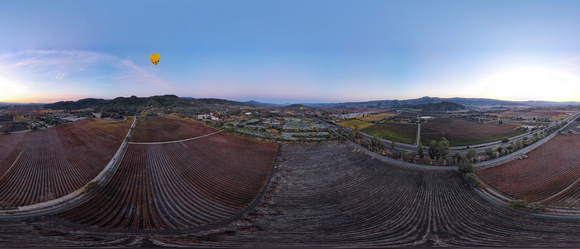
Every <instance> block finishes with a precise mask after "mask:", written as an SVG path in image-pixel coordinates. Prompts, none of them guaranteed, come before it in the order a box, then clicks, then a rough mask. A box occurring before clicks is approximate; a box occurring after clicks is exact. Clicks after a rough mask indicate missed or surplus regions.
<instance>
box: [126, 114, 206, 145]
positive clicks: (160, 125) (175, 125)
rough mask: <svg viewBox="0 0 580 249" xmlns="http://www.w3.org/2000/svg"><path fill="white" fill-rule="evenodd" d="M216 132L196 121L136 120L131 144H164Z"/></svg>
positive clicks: (149, 118)
mask: <svg viewBox="0 0 580 249" xmlns="http://www.w3.org/2000/svg"><path fill="white" fill-rule="evenodd" d="M216 131H217V130H216V129H214V128H211V127H209V126H206V125H204V124H201V123H199V122H196V121H193V120H191V121H185V120H176V119H169V118H163V117H146V118H142V119H139V120H137V125H136V127H135V132H134V133H133V137H132V138H131V142H165V141H175V140H181V139H187V138H192V137H197V136H201V135H206V134H209V133H212V132H216Z"/></svg>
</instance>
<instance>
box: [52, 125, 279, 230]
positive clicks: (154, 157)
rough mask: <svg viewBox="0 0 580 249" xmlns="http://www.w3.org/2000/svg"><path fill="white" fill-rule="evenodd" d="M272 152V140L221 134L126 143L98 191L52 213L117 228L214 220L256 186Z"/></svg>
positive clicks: (247, 198)
mask: <svg viewBox="0 0 580 249" xmlns="http://www.w3.org/2000/svg"><path fill="white" fill-rule="evenodd" d="M141 127H143V126H141ZM190 127H191V128H192V129H191V130H189V131H187V132H185V131H182V134H189V135H190V136H201V135H204V134H205V132H206V130H204V129H200V128H199V127H198V126H197V124H191V125H190ZM136 129H138V128H136ZM155 138H156V139H158V140H170V139H175V138H176V137H175V136H174V135H172V134H170V135H169V137H162V136H161V135H159V136H157V137H155ZM276 150H277V145H276V144H274V143H267V142H259V141H253V140H249V139H244V138H239V137H236V136H234V135H230V134H224V133H219V134H214V135H211V136H207V137H203V138H200V139H196V140H189V141H183V142H173V143H163V144H130V145H129V148H128V150H127V154H126V155H125V157H124V158H123V161H122V162H121V165H120V166H119V169H118V171H117V172H116V173H115V175H114V176H113V178H112V179H111V181H110V182H109V183H107V184H106V185H105V186H104V188H103V190H101V191H100V192H98V194H97V195H96V196H94V197H93V198H92V199H90V200H89V201H87V202H85V203H83V204H82V205H80V206H77V207H75V208H73V209H70V210H67V211H65V212H62V213H60V214H58V217H60V218H62V219H64V220H68V221H71V222H75V223H80V224H85V225H90V226H96V227H106V228H123V229H176V228H188V227H197V226H203V225H208V224H212V223H215V222H218V221H222V220H224V219H226V218H228V217H230V216H232V215H233V214H235V213H236V212H239V211H240V209H242V208H243V207H245V206H247V205H248V204H250V203H251V202H252V200H253V199H254V197H255V196H256V195H257V194H258V193H259V192H260V190H261V189H262V186H263V185H264V184H265V182H266V180H267V178H268V175H269V172H270V170H271V168H272V165H273V163H274V158H275V155H276Z"/></svg>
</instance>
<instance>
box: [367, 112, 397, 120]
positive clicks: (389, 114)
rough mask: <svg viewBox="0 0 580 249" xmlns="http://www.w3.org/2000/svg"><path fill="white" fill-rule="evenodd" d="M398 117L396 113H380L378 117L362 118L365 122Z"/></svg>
mask: <svg viewBox="0 0 580 249" xmlns="http://www.w3.org/2000/svg"><path fill="white" fill-rule="evenodd" d="M394 116H397V114H396V113H380V114H376V115H370V116H366V117H364V118H362V119H361V120H363V121H381V120H383V119H386V118H390V117H394Z"/></svg>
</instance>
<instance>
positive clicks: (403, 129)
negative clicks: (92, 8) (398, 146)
mask: <svg viewBox="0 0 580 249" xmlns="http://www.w3.org/2000/svg"><path fill="white" fill-rule="evenodd" d="M361 131H362V132H364V133H367V134H369V135H372V136H377V137H379V138H383V139H387V140H391V141H393V140H394V141H396V142H401V143H407V144H414V143H415V141H416V139H417V125H415V124H403V123H393V122H385V123H380V124H374V125H372V126H368V127H366V128H364V129H362V130H361Z"/></svg>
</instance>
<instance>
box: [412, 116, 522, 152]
mask: <svg viewBox="0 0 580 249" xmlns="http://www.w3.org/2000/svg"><path fill="white" fill-rule="evenodd" d="M516 127H517V125H512V124H502V125H497V124H482V123H479V122H476V121H472V120H467V119H462V118H438V119H433V120H430V121H428V122H427V123H425V124H423V125H421V143H423V145H427V144H429V141H431V140H439V139H441V137H445V138H447V140H449V145H451V146H464V145H473V144H481V143H487V142H492V141H498V140H502V139H504V138H508V137H512V136H515V135H519V134H523V133H525V131H524V132H522V131H517V130H514V129H515V128H516Z"/></svg>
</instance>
